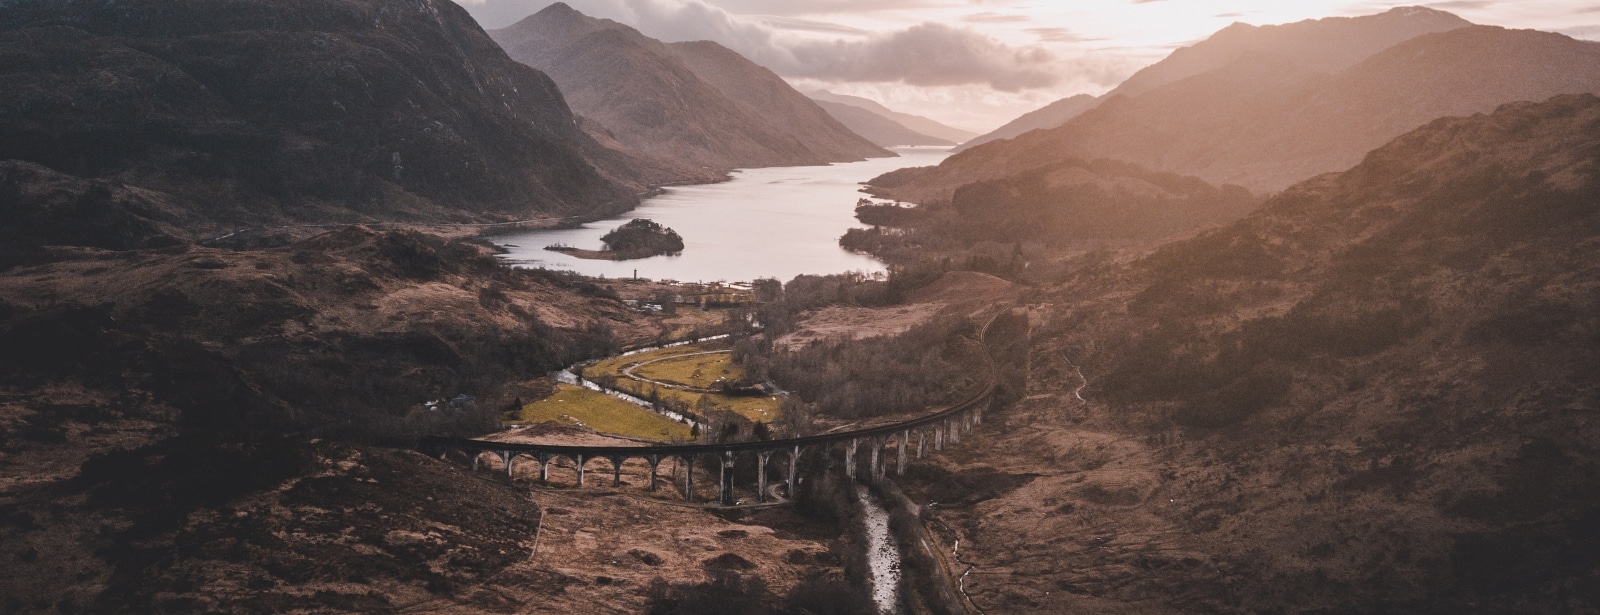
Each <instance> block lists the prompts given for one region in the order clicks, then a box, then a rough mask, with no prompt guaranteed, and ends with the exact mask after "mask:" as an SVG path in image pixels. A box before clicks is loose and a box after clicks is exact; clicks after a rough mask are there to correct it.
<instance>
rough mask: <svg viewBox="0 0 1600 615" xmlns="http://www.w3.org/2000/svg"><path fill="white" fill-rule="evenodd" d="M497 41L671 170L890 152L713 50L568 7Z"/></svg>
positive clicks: (620, 139)
mask: <svg viewBox="0 0 1600 615" xmlns="http://www.w3.org/2000/svg"><path fill="white" fill-rule="evenodd" d="M490 35H491V36H493V37H494V39H495V40H496V41H498V42H499V43H500V44H501V46H503V47H504V48H505V50H506V51H507V52H508V53H509V54H510V55H511V57H513V58H516V59H517V60H518V61H521V62H523V63H526V64H528V65H529V66H532V67H534V68H537V69H539V70H541V71H544V72H545V73H547V74H549V75H550V77H551V78H552V79H554V80H555V82H556V83H557V84H558V85H559V86H560V87H561V91H562V92H563V93H564V94H565V95H566V97H567V101H568V103H569V104H570V105H571V106H572V109H573V111H574V112H575V113H577V114H578V115H580V116H582V117H583V118H584V128H585V130H587V131H590V132H592V133H595V134H596V135H598V136H600V138H602V139H605V140H614V141H615V142H616V143H619V144H621V145H623V146H625V147H626V148H628V149H629V150H630V151H632V152H635V153H638V154H640V155H643V156H645V157H648V158H651V159H655V160H659V161H666V162H665V163H664V164H668V165H672V164H676V165H680V166H682V167H687V168H688V169H692V170H693V171H692V172H703V171H700V169H701V168H707V169H711V170H714V171H726V170H730V169H734V168H740V167H762V166H786V165H807V164H824V163H828V162H844V161H854V160H861V159H863V158H865V157H869V156H887V155H891V154H889V153H888V152H885V151H884V150H883V149H881V148H879V147H877V146H875V145H873V144H872V143H871V142H869V141H867V140H866V139H863V138H861V137H860V136H858V135H856V134H855V133H852V132H850V130H849V129H847V128H845V127H844V126H842V125H840V124H839V123H838V122H837V121H835V120H834V119H833V118H832V117H830V116H829V115H828V114H827V112H825V111H823V110H822V109H821V108H819V107H817V106H816V105H815V104H812V103H811V101H810V100H809V99H806V98H805V97H804V96H802V95H801V94H800V93H799V92H796V91H794V89H793V88H790V87H789V86H788V84H787V83H785V82H783V80H782V79H781V78H779V77H778V76H777V75H775V74H773V73H772V72H771V71H768V70H766V69H764V68H761V67H760V66H757V65H755V64H754V63H751V62H750V61H749V60H746V59H744V58H743V57H740V56H739V55H738V54H736V53H734V52H732V51H729V50H727V49H726V48H724V47H721V46H720V45H716V44H715V43H678V44H674V45H666V44H664V43H661V42H660V41H657V40H655V39H651V38H649V37H646V36H644V35H643V34H640V33H639V32H638V31H637V30H634V29H633V28H630V27H628V26H625V25H622V24H620V23H617V22H614V21H610V20H604V19H595V18H592V17H589V16H587V15H584V14H582V13H580V12H578V11H576V10H574V9H572V7H570V6H567V5H566V4H563V3H556V4H552V5H550V6H549V7H547V8H545V9H544V10H542V11H539V12H538V13H535V14H533V15H530V16H529V17H527V18H526V19H523V20H522V21H519V22H517V23H516V24H513V25H511V26H509V27H506V28H502V29H499V30H494V31H492V32H490ZM591 123H592V125H591ZM685 172H686V173H691V171H685ZM685 179H694V178H693V177H687V178H685Z"/></svg>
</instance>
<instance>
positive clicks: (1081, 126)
mask: <svg viewBox="0 0 1600 615" xmlns="http://www.w3.org/2000/svg"><path fill="white" fill-rule="evenodd" d="M1584 92H1590V93H1593V92H1600V43H1593V42H1586V41H1577V40H1573V39H1571V38H1568V37H1566V36H1563V35H1560V34H1554V33H1548V32H1538V31H1532V30H1507V29H1503V28H1497V27H1490V26H1473V27H1469V28H1457V29H1453V30H1448V31H1443V32H1438V33H1434V34H1425V35H1422V36H1418V37H1416V38H1413V39H1411V40H1408V41H1405V42H1403V43H1400V44H1397V45H1395V46H1393V47H1390V48H1388V49H1385V50H1383V51H1382V52H1379V53H1377V54H1375V55H1373V56H1372V57H1369V58H1367V59H1365V60H1363V61H1361V62H1360V63H1358V64H1355V65H1354V66H1351V67H1349V68H1347V69H1345V70H1343V71H1340V72H1337V73H1333V74H1322V73H1313V72H1307V70H1306V69H1305V67H1304V66H1302V65H1300V64H1297V63H1295V62H1294V61H1292V60H1289V59H1286V58H1285V57H1283V56H1279V55H1273V56H1246V57H1244V58H1241V59H1238V60H1236V61H1234V62H1232V63H1230V64H1228V65H1226V66H1224V67H1222V68H1218V69H1214V70H1211V71H1208V72H1205V73H1202V74H1199V75H1195V76H1192V77H1188V78H1184V79H1180V80H1178V81H1175V82H1172V83H1169V84H1167V85H1164V86H1161V87H1158V88H1155V89H1153V90H1151V91H1149V92H1145V93H1143V94H1141V95H1139V96H1137V97H1133V98H1128V97H1122V96H1119V97H1115V98H1113V99H1110V100H1107V101H1106V102H1104V103H1102V104H1101V105H1100V106H1098V107H1096V108H1095V109H1093V110H1091V111H1089V112H1086V113H1084V114H1083V115H1081V116H1079V117H1077V118H1075V119H1073V120H1072V121H1069V122H1068V123H1066V124H1064V125H1062V126H1060V127H1057V128H1054V129H1050V130H1045V131H1036V132H1032V133H1028V134H1025V135H1023V136H1021V137H1018V138H1016V139H1013V140H1011V141H1002V142H995V143H990V144H987V145H984V146H981V147H978V148H974V149H971V150H968V151H966V152H963V153H961V154H959V155H957V156H953V157H951V158H950V159H947V160H946V161H944V162H943V163H942V164H941V165H940V166H939V167H938V168H930V169H922V170H917V171H907V172H905V173H901V174H900V175H898V176H897V177H895V178H893V179H894V181H895V182H897V183H899V184H900V187H896V188H893V189H888V190H887V192H888V193H890V194H892V195H893V196H895V197H897V198H902V199H905V200H910V201H917V200H919V199H921V200H939V199H947V198H949V197H948V195H949V194H950V193H952V192H953V191H954V190H955V188H956V187H959V186H960V185H962V184H965V183H969V182H971V181H975V180H979V179H984V178H990V177H1003V176H1006V175H1012V174H1015V173H1017V172H1020V171H1022V170H1025V169H1027V168H1031V167H1033V166H1039V165H1042V164H1046V163H1048V162H1049V161H1050V160H1054V159H1058V158H1062V157H1104V158H1114V159H1119V160H1126V161H1130V162H1134V163H1137V164H1140V165H1143V166H1146V167H1150V168H1152V169H1156V170H1161V171H1167V172H1173V173H1180V174H1187V175H1195V176H1198V177H1201V178H1203V179H1206V180H1207V181H1211V182H1214V183H1233V184H1238V185H1242V186H1245V187H1247V188H1250V189H1252V190H1256V191H1263V192H1271V191H1276V190H1281V189H1283V188H1284V187H1286V186H1288V185H1290V184H1291V183H1293V182H1295V181H1299V180H1302V179H1305V178H1309V177H1312V176H1314V175H1317V174H1319V173H1325V172H1328V171H1334V170H1338V169H1340V168H1346V167H1348V166H1349V165H1352V164H1355V163H1356V162H1358V161H1360V160H1361V157H1362V155H1363V154H1364V153H1365V152H1366V151H1368V150H1370V149H1372V148H1375V147H1377V146H1379V145H1381V144H1383V143H1384V142H1385V141H1386V140H1388V139H1392V138H1394V137H1395V136H1398V135H1400V134H1403V133H1404V132H1405V131H1407V130H1410V129H1412V128H1415V127H1417V126H1420V125H1422V124H1424V123H1426V122H1428V121H1429V120H1431V119H1433V118H1437V117H1442V116H1447V115H1464V114H1471V113H1481V112H1487V111H1491V110H1493V109H1494V108H1495V107H1496V106H1497V105H1499V104H1503V103H1507V102H1514V101H1524V100H1544V99H1546V98H1549V97H1551V96H1555V95H1558V94H1567V93H1584ZM876 183H877V182H876V180H875V181H874V184H876Z"/></svg>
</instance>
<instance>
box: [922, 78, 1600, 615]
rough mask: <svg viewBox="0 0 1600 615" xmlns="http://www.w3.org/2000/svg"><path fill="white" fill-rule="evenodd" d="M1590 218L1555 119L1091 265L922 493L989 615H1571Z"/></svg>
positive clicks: (1595, 397)
mask: <svg viewBox="0 0 1600 615" xmlns="http://www.w3.org/2000/svg"><path fill="white" fill-rule="evenodd" d="M1596 203H1600V99H1597V98H1595V97H1594V96H1589V95H1584V96H1563V97H1558V98H1554V99H1551V100H1549V101H1546V102H1543V103H1516V104H1510V105H1506V106H1503V107H1502V108H1500V109H1499V110H1497V111H1496V112H1494V113H1493V114H1490V115H1475V116H1471V117H1456V118H1445V119H1440V120H1436V121H1434V122H1430V123H1429V124H1428V125H1426V126H1424V127H1422V128H1420V129H1417V130H1415V131H1413V132H1411V133H1408V134H1406V135H1404V136H1402V137H1400V138H1398V139H1396V140H1394V141H1392V142H1391V143H1389V144H1388V145H1385V146H1384V147H1382V148H1379V149H1377V150H1375V151H1373V152H1371V153H1369V154H1368V155H1367V156H1366V157H1365V158H1364V160H1363V161H1362V162H1361V163H1360V164H1358V165H1356V166H1355V167H1353V168H1351V169H1350V170H1348V171H1345V172H1342V173H1335V174H1328V175H1324V176H1321V177H1318V178H1315V179H1313V180H1310V181H1306V182H1303V183H1300V184H1298V185H1296V186H1294V187H1292V188H1290V189H1288V190H1286V191H1284V192H1283V193H1281V194H1279V195H1278V196H1276V197H1274V198H1272V199H1271V200H1269V201H1268V202H1267V203H1266V204H1265V205H1263V206H1262V207H1261V208H1260V209H1258V210H1257V211H1256V212H1255V213H1253V214H1251V215H1250V216H1248V217H1246V218H1245V219H1243V220H1241V221H1239V222H1236V223H1234V224H1231V225H1229V226H1227V227H1224V228H1222V229H1220V230H1217V231H1215V232H1211V233H1208V234H1205V235H1202V236H1200V237H1197V238H1195V239H1191V240H1187V241H1183V242H1178V243H1175V244H1172V245H1170V246H1168V247H1167V248H1165V249H1162V250H1159V251H1157V252H1156V253H1154V254H1152V255H1150V256H1148V257H1145V258H1142V259H1140V260H1137V261H1134V262H1132V263H1131V264H1119V263H1116V262H1114V261H1111V260H1106V259H1103V257H1091V258H1089V259H1086V260H1084V261H1083V262H1082V263H1081V265H1083V266H1082V267H1080V268H1079V269H1078V270H1077V273H1076V274H1075V275H1072V276H1070V277H1068V278H1067V279H1065V280H1063V281H1062V282H1061V283H1060V284H1059V285H1057V286H1055V287H1054V288H1053V289H1051V290H1048V291H1046V292H1044V293H1041V294H1040V295H1039V296H1037V297H1036V300H1037V302H1038V303H1036V304H1034V305H1035V309H1033V310H1032V312H1031V313H1032V314H1033V321H1034V334H1033V344H1032V346H1033V350H1032V359H1031V362H1032V365H1031V376H1030V384H1029V391H1028V393H1029V396H1028V398H1027V399H1026V400H1024V401H1023V402H1022V403H1021V404H1020V405H1019V406H1018V407H1017V408H1016V409H1014V410H1011V411H1009V412H1008V413H1006V414H1005V415H1004V416H995V417H992V418H991V417H989V416H986V417H985V423H986V424H998V425H999V426H998V427H997V428H996V429H997V430H998V431H997V432H990V433H991V434H992V435H990V434H981V435H978V436H976V437H975V438H972V439H971V443H970V444H968V443H965V442H964V445H966V446H972V447H975V448H976V449H978V450H982V451H984V453H983V455H981V456H979V455H974V456H973V457H972V458H970V459H969V460H966V461H959V462H955V463H951V464H948V465H944V467H941V468H928V469H923V470H920V471H919V474H920V476H919V477H918V478H917V479H916V482H917V483H919V484H918V485H917V486H915V487H913V488H912V491H913V497H914V498H915V499H917V501H924V500H926V499H933V500H937V501H938V502H940V504H939V507H938V509H937V511H938V512H936V513H935V514H936V515H937V516H938V517H939V518H940V520H941V521H942V522H943V523H944V524H947V525H948V526H949V527H952V528H958V529H957V530H956V537H959V538H960V540H961V542H960V544H961V553H962V554H963V561H964V562H971V563H972V564H973V565H974V566H975V570H974V573H973V574H972V575H971V577H970V578H972V579H975V580H974V581H969V584H968V586H967V587H968V591H969V593H971V594H972V595H973V597H974V600H975V601H976V602H977V603H978V604H979V605H981V606H982V607H983V608H984V609H985V610H990V611H1006V612H1041V613H1043V612H1067V611H1076V610H1094V611H1100V612H1144V613H1178V612H1197V611H1205V612H1217V611H1227V612H1426V613H1434V612H1437V613H1446V612H1462V611H1479V612H1489V611H1493V612H1518V613H1521V612H1527V613H1537V612H1553V611H1571V612H1586V611H1591V610H1593V609H1594V608H1595V607H1596V605H1600V593H1596V591H1595V589H1594V587H1595V586H1594V585H1593V584H1592V583H1591V582H1590V581H1591V580H1592V575H1593V571H1594V569H1595V567H1596V566H1597V565H1600V562H1597V561H1596V555H1595V554H1596V553H1600V550H1597V549H1596V547H1597V546H1600V545H1597V544H1596V543H1595V536H1597V535H1600V534H1597V533H1596V529H1597V527H1600V526H1597V523H1600V508H1596V502H1600V492H1597V491H1596V483H1595V482H1594V481H1593V477H1594V476H1595V475H1596V473H1597V472H1600V450H1597V448H1596V445H1595V443H1596V442H1600V433H1596V429H1597V428H1600V426H1597V425H1596V424H1595V423H1594V421H1592V420H1591V415H1592V409H1593V408H1596V407H1600V380H1597V378H1596V373H1595V371H1594V370H1593V369H1592V366H1593V365H1594V364H1595V363H1596V361H1600V356H1596V349H1597V348H1600V311H1597V307H1596V306H1600V267H1597V266H1596V264H1595V263H1596V262H1597V260H1596V255H1597V250H1600V210H1597V209H1596ZM1085 400H1086V401H1085ZM940 463H943V462H942V461H941V462H940ZM976 472H986V473H988V475H989V476H991V477H993V478H992V479H990V480H988V481H986V484H987V485H988V486H985V485H972V484H966V483H964V482H963V481H960V480H957V479H958V478H959V477H961V476H964V475H966V474H971V473H976ZM997 485H1010V486H1009V487H1005V486H1001V487H996V486H997Z"/></svg>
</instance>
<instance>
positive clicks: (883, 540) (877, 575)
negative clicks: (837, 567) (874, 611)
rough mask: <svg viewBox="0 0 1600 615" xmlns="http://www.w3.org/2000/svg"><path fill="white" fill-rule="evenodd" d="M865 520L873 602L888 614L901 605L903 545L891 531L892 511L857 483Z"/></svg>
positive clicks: (857, 491)
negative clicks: (901, 552) (897, 541)
mask: <svg viewBox="0 0 1600 615" xmlns="http://www.w3.org/2000/svg"><path fill="white" fill-rule="evenodd" d="M856 498H857V499H859V500H860V501H861V513H862V514H861V522H862V523H864V524H866V530H867V531H866V535H867V568H868V570H870V571H871V574H872V603H873V604H876V605H878V612H879V613H884V614H888V615H892V614H893V613H895V612H897V611H898V610H899V605H900V547H899V546H898V545H896V544H895V541H894V539H893V537H892V536H891V535H890V534H889V512H888V511H886V510H884V509H883V503H882V502H879V501H878V497H877V496H875V495H873V494H872V491H871V490H869V489H867V488H866V486H864V485H859V484H858V485H856Z"/></svg>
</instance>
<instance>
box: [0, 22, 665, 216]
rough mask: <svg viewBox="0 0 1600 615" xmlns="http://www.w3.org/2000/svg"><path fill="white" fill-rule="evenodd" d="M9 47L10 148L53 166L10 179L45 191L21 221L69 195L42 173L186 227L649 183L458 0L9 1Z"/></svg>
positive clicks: (610, 200)
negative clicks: (52, 190) (577, 121)
mask: <svg viewBox="0 0 1600 615" xmlns="http://www.w3.org/2000/svg"><path fill="white" fill-rule="evenodd" d="M0 58H3V59H0V83H3V86H0V160H4V159H16V160H19V161H23V162H26V163H33V164H37V165H42V166H43V167H46V168H48V169H49V170H50V171H53V173H48V172H45V171H41V170H38V169H30V170H24V171H8V172H7V173H6V174H5V176H4V177H3V178H0V181H3V182H5V183H6V184H7V187H6V188H5V189H6V190H8V191H10V192H11V193H12V194H20V193H35V194H36V196H37V198H34V197H29V198H25V199H22V200H21V201H20V202H19V201H14V200H8V201H7V202H6V205H5V207H6V208H7V209H8V210H11V211H7V212H5V213H4V214H3V215H6V216H8V217H11V218H12V219H13V220H16V219H19V218H29V217H33V216H35V215H36V214H37V210H39V209H41V208H51V207H55V205H54V204H53V203H56V201H57V200H58V199H57V198H56V196H55V195H53V194H43V193H45V192H49V191H48V190H45V189H43V188H41V187H40V186H39V185H37V184H33V183H31V182H32V180H33V178H46V181H49V182H53V183H54V184H56V185H67V184H70V183H72V181H74V178H76V180H81V181H85V182H89V183H90V184H94V185H96V186H101V187H100V188H94V189H92V190H91V192H93V193H94V194H95V195H97V196H93V197H92V198H91V199H90V200H93V201H95V203H96V204H93V205H92V206H93V207H95V208H101V209H108V210H114V211H112V212H111V213H110V215H113V216H115V217H118V218H123V219H126V220H128V221H129V222H128V224H127V226H129V227H130V228H131V227H134V226H148V227H157V228H159V229H161V230H163V231H166V232H174V233H178V234H180V235H181V236H183V237H186V238H193V237H201V236H210V235H214V234H220V233H221V232H225V230H226V229H230V228H237V227H239V226H265V225H274V224H290V223H326V222H345V221H375V220H379V221H381V220H414V221H452V222H473V221H496V220H507V219H520V218H529V217H541V216H569V215H576V216H591V215H595V214H599V213H607V212H617V211H622V210H625V209H627V208H628V207H631V206H632V205H633V204H634V203H635V202H636V199H635V196H634V194H635V193H636V192H637V191H638V190H640V189H642V183H639V181H638V180H639V178H638V177H637V176H636V172H635V171H634V170H633V169H631V168H630V167H629V166H628V165H627V164H626V157H625V156H623V155H620V154H617V153H615V152H610V151H607V150H605V149H603V148H601V147H600V146H599V145H597V144H596V143H595V142H594V141H593V140H592V139H590V138H588V137H587V136H585V135H584V134H583V133H582V132H581V131H579V130H578V129H577V128H576V127H575V126H574V124H573V117H572V115H571V113H570V112H569V111H568V109H567V106H566V103H565V102H564V101H563V100H562V97H561V93H560V92H559V91H558V90H557V89H556V86H555V84H554V83H553V82H551V81H550V80H549V79H548V78H546V77H545V76H544V75H542V74H540V73H539V72H537V71H534V70H532V69H529V68H528V67H526V66H523V65H521V64H519V63H517V62H515V61H512V60H511V59H510V58H508V57H506V55H505V53H504V52H503V51H501V50H500V49H499V47H498V46H496V45H495V44H494V41H492V40H490V39H489V37H488V36H486V35H485V34H484V33H483V31H482V30H481V29H479V28H478V26H477V25H476V24H475V23H474V22H473V21H472V18H471V17H470V16H468V15H467V13H466V12H465V11H463V10H462V9H461V8H460V7H458V6H456V5H455V4H454V3H450V2H442V1H435V0H405V1H403V2H379V1H376V0H288V1H282V2H279V1H273V2H265V1H261V0H207V1H192V0H179V1H159V2H158V1H153V0H131V1H128V2H118V3H115V4H104V3H64V2H45V1H36V0H19V1H17V2H8V3H5V5H4V6H3V7H0ZM18 164H19V163H11V168H13V169H18V168H24V167H25V165H23V166H18ZM18 182H22V183H21V184H19V183H18ZM81 189H82V188H72V189H71V190H81ZM106 192H109V193H110V194H111V196H110V197H109V198H107V197H105V196H104V193H106ZM125 194H127V195H132V196H127V197H126V198H124V196H123V195H125ZM141 203H142V204H141ZM102 205H103V207H102ZM19 210H20V211H19ZM7 230H8V231H16V232H19V234H21V235H26V234H27V232H28V231H27V229H17V228H14V227H13V228H8V229H7ZM144 238H145V237H141V236H138V235H137V234H135V235H130V236H128V237H124V238H120V239H119V241H122V242H123V243H124V244H126V243H128V242H132V243H137V242H139V241H140V240H142V239H144ZM51 241H61V242H65V243H90V244H94V245H106V244H104V243H97V240H96V239H94V238H90V237H72V236H70V235H68V236H63V235H61V234H60V233H55V234H53V235H52V238H51ZM107 247H110V246H109V245H108V246H107Z"/></svg>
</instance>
